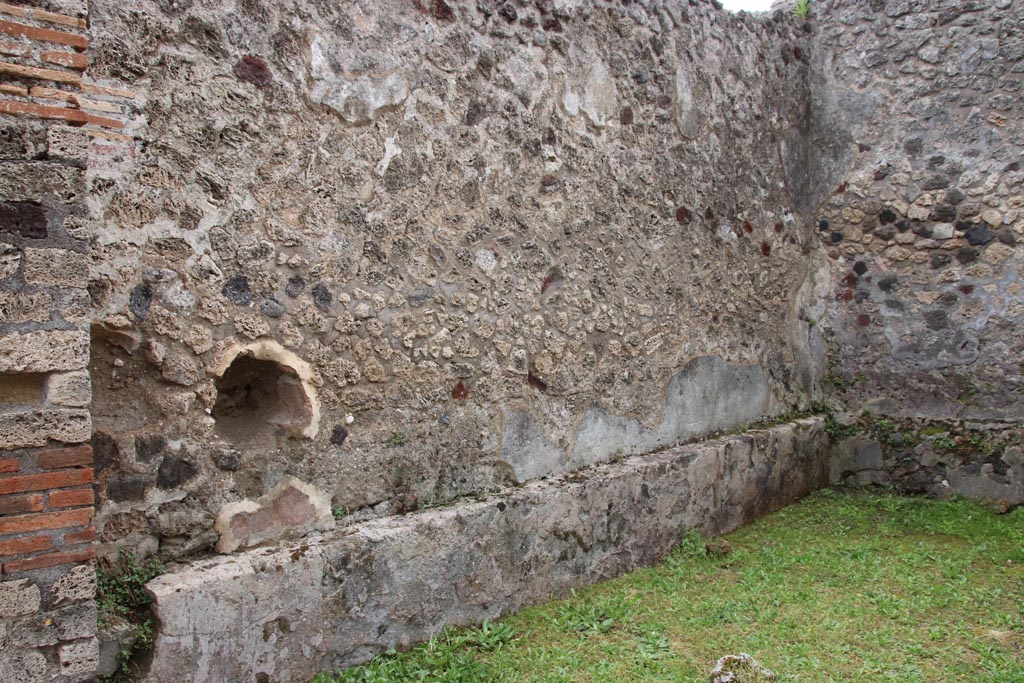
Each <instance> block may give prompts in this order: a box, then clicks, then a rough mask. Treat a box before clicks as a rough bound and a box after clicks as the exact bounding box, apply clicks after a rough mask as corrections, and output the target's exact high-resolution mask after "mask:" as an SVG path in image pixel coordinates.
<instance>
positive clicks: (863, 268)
mask: <svg viewBox="0 0 1024 683" xmlns="http://www.w3.org/2000/svg"><path fill="white" fill-rule="evenodd" d="M853 272H855V273H857V275H863V274H864V273H866V272H868V264H866V263H865V262H864V261H857V262H856V263H854V264H853Z"/></svg>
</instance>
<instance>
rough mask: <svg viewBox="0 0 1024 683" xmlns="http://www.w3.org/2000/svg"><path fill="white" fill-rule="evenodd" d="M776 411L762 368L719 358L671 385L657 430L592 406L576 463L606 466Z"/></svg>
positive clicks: (700, 363)
mask: <svg viewBox="0 0 1024 683" xmlns="http://www.w3.org/2000/svg"><path fill="white" fill-rule="evenodd" d="M770 407H771V392H770V390H769V388H768V378H767V376H766V375H765V373H764V369H763V368H761V366H759V365H733V364H729V363H726V362H725V361H724V360H722V359H721V358H719V357H717V356H701V357H698V358H695V359H693V360H691V361H690V362H689V363H688V364H687V365H686V367H684V368H683V369H682V370H680V371H679V372H678V373H676V374H675V375H674V376H673V377H672V379H671V380H670V381H669V385H668V390H667V391H666V393H665V398H664V403H663V407H662V414H661V420H660V422H659V423H658V425H657V426H656V427H654V428H653V429H652V428H647V427H645V426H644V425H643V424H642V423H641V422H640V421H638V420H631V419H626V418H621V417H618V416H616V415H612V414H611V413H609V412H608V411H606V410H605V409H603V408H601V407H600V406H596V405H595V406H593V407H591V408H590V410H588V411H587V412H586V413H585V414H584V415H583V419H582V420H581V421H580V425H579V428H578V429H577V432H576V440H575V443H574V445H573V450H572V457H571V463H572V465H573V466H574V467H582V466H585V465H591V464H595V463H599V462H605V461H607V460H609V459H610V458H612V457H614V456H615V454H616V453H619V452H621V453H623V454H626V455H633V454H636V453H644V452H647V451H651V450H654V449H656V448H662V447H664V446H669V445H672V444H676V443H679V442H680V441H683V440H686V439H692V438H696V437H699V436H702V435H706V434H710V433H712V432H715V431H718V430H722V429H733V428H736V427H739V426H741V425H743V424H747V423H750V422H754V421H756V420H758V419H760V418H761V417H763V416H765V415H766V414H767V413H768V411H769V409H770Z"/></svg>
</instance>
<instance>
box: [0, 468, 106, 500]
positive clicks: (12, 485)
mask: <svg viewBox="0 0 1024 683" xmlns="http://www.w3.org/2000/svg"><path fill="white" fill-rule="evenodd" d="M91 483H92V468H91V467H84V468H82V469H78V470H64V471H63V472H47V473H45V474H24V475H21V476H14V477H4V478H2V479H0V495H3V494H5V493H21V492H22V491H48V490H50V489H60V488H67V487H70V486H81V485H82V484H91Z"/></svg>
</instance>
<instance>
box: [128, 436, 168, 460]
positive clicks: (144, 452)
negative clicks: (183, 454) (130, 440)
mask: <svg viewBox="0 0 1024 683" xmlns="http://www.w3.org/2000/svg"><path fill="white" fill-rule="evenodd" d="M165 448H167V439H166V438H164V435H163V434H139V435H138V436H136V437H135V459H136V460H138V461H139V462H152V461H153V458H154V457H155V456H157V455H160V454H161V453H163V451H164V449H165Z"/></svg>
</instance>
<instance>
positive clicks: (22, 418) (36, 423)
mask: <svg viewBox="0 0 1024 683" xmlns="http://www.w3.org/2000/svg"><path fill="white" fill-rule="evenodd" d="M91 431H92V420H91V419H90V416H89V411H88V410H78V409H70V408H69V409H59V410H26V411H18V412H12V413H3V414H0V448H7V449H11V448H28V447H32V446H45V445H46V442H47V441H49V440H51V439H52V440H54V441H60V442H62V443H82V442H85V441H88V440H89V436H90V434H91Z"/></svg>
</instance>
